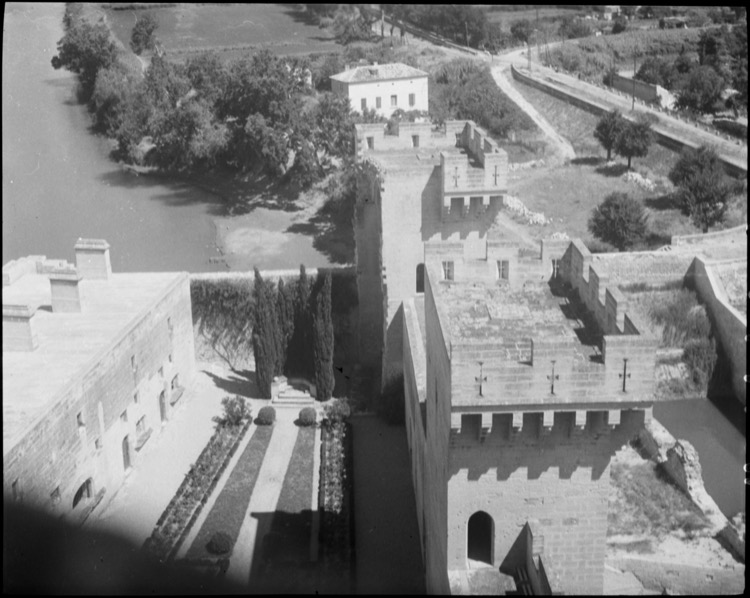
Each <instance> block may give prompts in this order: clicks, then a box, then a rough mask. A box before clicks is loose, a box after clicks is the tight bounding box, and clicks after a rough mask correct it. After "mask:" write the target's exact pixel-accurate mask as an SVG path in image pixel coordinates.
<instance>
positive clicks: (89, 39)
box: [52, 18, 117, 102]
mask: <svg viewBox="0 0 750 598" xmlns="http://www.w3.org/2000/svg"><path fill="white" fill-rule="evenodd" d="M116 59H117V47H116V46H115V43H114V42H113V41H112V39H111V38H110V35H109V29H107V26H106V25H105V24H104V23H96V24H91V23H89V22H88V21H86V20H84V19H75V18H72V19H70V25H69V26H68V28H67V30H66V31H65V35H63V37H62V39H61V40H60V41H59V42H57V54H56V55H55V56H53V57H52V66H53V67H54V68H55V69H61V68H64V69H67V70H69V71H71V72H73V73H76V74H77V75H78V77H79V81H80V83H81V94H80V97H81V99H82V100H83V101H84V102H87V101H88V100H89V99H90V98H91V95H92V94H93V92H94V85H95V84H96V75H97V74H98V73H99V71H100V70H101V69H106V68H109V67H111V66H112V65H113V64H114V62H115V60H116Z"/></svg>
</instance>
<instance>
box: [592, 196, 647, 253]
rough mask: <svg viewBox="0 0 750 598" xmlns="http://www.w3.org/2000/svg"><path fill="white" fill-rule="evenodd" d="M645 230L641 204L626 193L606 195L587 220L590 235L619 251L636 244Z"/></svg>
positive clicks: (644, 217)
mask: <svg viewBox="0 0 750 598" xmlns="http://www.w3.org/2000/svg"><path fill="white" fill-rule="evenodd" d="M646 228H647V227H646V213H645V210H644V208H643V204H641V202H639V201H638V200H636V199H634V198H632V197H630V196H629V195H628V194H627V193H620V192H615V193H611V194H610V195H608V196H607V197H606V198H605V199H604V201H603V202H602V203H601V204H600V205H598V206H597V207H596V208H594V210H593V212H592V213H591V218H590V219H589V230H590V231H591V233H592V234H593V235H594V236H595V237H597V238H598V239H601V240H602V241H605V242H607V243H611V244H612V245H614V246H615V247H617V249H619V250H620V251H625V250H627V249H630V248H632V247H633V246H634V245H636V244H638V243H639V242H640V241H641V240H642V239H643V238H644V236H645V235H646Z"/></svg>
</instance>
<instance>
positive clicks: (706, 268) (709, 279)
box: [688, 258, 747, 405]
mask: <svg viewBox="0 0 750 598" xmlns="http://www.w3.org/2000/svg"><path fill="white" fill-rule="evenodd" d="M688 280H689V282H690V284H691V285H694V287H695V290H696V292H697V293H698V296H699V297H700V298H701V301H703V303H705V305H706V308H707V309H708V314H709V317H710V318H711V323H712V324H713V328H714V330H715V332H716V335H717V336H718V338H719V342H720V343H721V346H722V348H723V349H724V353H725V354H726V356H727V358H728V359H729V363H730V365H731V367H732V388H733V389H734V393H735V395H736V396H737V398H738V399H739V400H740V401H741V402H742V404H743V405H746V392H747V389H746V387H745V378H744V377H745V374H746V368H747V344H746V341H745V335H746V334H747V317H746V316H744V315H743V314H741V313H740V312H739V311H738V310H737V309H735V308H734V307H732V306H731V305H730V303H729V298H728V297H727V294H726V291H725V290H724V285H723V284H722V283H721V279H720V278H719V276H718V274H717V273H716V271H715V269H714V268H712V267H711V263H710V262H709V263H706V262H704V261H703V260H702V259H700V258H695V260H693V263H692V264H691V266H690V270H689V271H688Z"/></svg>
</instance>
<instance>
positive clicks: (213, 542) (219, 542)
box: [206, 532, 232, 554]
mask: <svg viewBox="0 0 750 598" xmlns="http://www.w3.org/2000/svg"><path fill="white" fill-rule="evenodd" d="M231 549H232V539H231V538H230V537H229V535H228V534H225V533H224V532H216V533H215V534H214V535H213V536H211V539H210V540H209V541H208V544H206V550H208V552H210V553H211V554H226V553H227V552H229V551H230V550H231Z"/></svg>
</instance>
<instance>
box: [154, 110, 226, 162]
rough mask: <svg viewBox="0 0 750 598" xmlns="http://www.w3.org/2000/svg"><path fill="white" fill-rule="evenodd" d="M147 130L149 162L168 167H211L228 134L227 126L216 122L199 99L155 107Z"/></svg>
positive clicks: (222, 149)
mask: <svg viewBox="0 0 750 598" xmlns="http://www.w3.org/2000/svg"><path fill="white" fill-rule="evenodd" d="M151 132H152V138H153V143H154V145H155V147H154V151H153V156H152V160H153V163H154V164H156V165H157V166H159V167H161V168H164V169H168V170H169V169H172V170H182V169H193V170H194V169H198V168H201V167H209V168H210V167H213V166H214V165H215V164H216V160H217V157H218V156H219V155H220V154H221V152H223V151H224V150H225V149H226V147H227V142H228V138H229V133H228V130H227V126H226V125H225V124H224V123H218V122H216V121H215V120H214V118H213V114H212V112H211V109H210V107H209V106H208V104H207V103H206V102H205V101H204V100H200V99H198V100H186V101H182V102H181V103H180V104H179V105H177V106H175V107H174V108H171V109H167V110H162V111H159V112H158V113H157V114H156V116H155V117H154V119H153V122H152V125H151Z"/></svg>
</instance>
